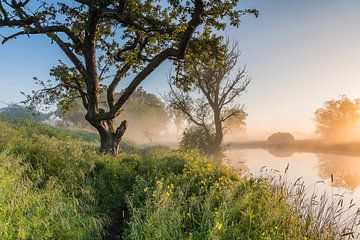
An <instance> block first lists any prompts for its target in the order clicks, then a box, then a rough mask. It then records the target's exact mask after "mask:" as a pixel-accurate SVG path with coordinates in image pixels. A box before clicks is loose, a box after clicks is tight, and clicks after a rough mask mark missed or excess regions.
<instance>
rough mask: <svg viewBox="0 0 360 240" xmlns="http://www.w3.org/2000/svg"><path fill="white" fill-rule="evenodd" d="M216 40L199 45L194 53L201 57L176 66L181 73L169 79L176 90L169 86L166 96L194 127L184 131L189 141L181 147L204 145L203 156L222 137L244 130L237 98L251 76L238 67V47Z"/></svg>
mask: <svg viewBox="0 0 360 240" xmlns="http://www.w3.org/2000/svg"><path fill="white" fill-rule="evenodd" d="M219 41H220V39H219V38H212V39H210V41H208V44H207V45H198V46H197V48H195V49H194V50H195V51H201V52H204V54H202V55H201V56H197V57H194V58H193V59H192V60H191V61H187V62H185V63H182V64H179V65H178V66H177V67H178V68H180V70H178V71H177V72H176V75H175V76H173V78H172V79H171V81H173V82H174V85H175V87H174V86H172V84H170V89H171V90H170V92H169V93H168V94H167V95H166V96H165V100H166V102H167V103H168V105H169V107H170V108H171V109H173V110H174V111H176V112H179V113H181V114H182V115H183V116H184V117H185V118H186V119H187V120H188V121H189V122H190V124H191V125H193V126H190V128H189V129H188V130H186V131H185V132H184V140H186V139H188V140H189V141H183V144H184V143H189V144H191V142H193V143H194V144H196V145H194V146H195V147H197V146H199V141H200V142H202V146H206V147H202V148H203V149H202V150H204V151H205V152H206V153H212V152H214V151H215V152H216V151H217V150H218V148H219V146H220V144H221V143H222V141H223V137H224V134H226V133H228V132H229V131H231V130H240V129H242V128H244V127H245V119H246V116H247V114H246V113H245V111H244V106H243V105H242V104H240V102H239V101H238V98H239V97H240V95H241V94H242V93H243V92H245V90H246V88H247V86H248V85H249V83H250V77H249V76H248V75H247V74H246V71H245V68H239V67H238V66H237V62H238V58H239V55H240V53H239V51H238V49H237V44H236V43H235V44H231V43H230V42H229V41H226V42H225V43H223V42H219ZM181 79H188V81H182V80H181ZM184 82H190V83H193V84H191V85H187V84H183V83H184ZM189 88H190V89H191V91H188V89H189ZM202 135H204V136H202ZM194 137H195V138H196V140H195V138H194ZM201 139H206V141H202V140H201Z"/></svg>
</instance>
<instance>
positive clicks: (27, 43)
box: [0, 0, 360, 139]
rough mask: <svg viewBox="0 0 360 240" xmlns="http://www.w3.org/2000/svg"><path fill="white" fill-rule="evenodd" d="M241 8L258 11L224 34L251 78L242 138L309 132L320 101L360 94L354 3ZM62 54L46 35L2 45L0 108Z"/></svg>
mask: <svg viewBox="0 0 360 240" xmlns="http://www.w3.org/2000/svg"><path fill="white" fill-rule="evenodd" d="M239 6H240V7H241V8H256V9H258V10H259V11H260V16H259V17H258V18H255V17H253V16H245V17H243V19H242V23H241V25H240V27H239V28H228V29H227V30H226V31H225V32H224V33H223V34H224V35H225V36H226V37H228V38H230V39H235V40H237V41H238V42H239V48H240V50H241V52H242V54H241V58H240V63H241V64H243V65H246V68H247V72H248V74H249V75H250V76H251V78H252V82H251V83H250V85H249V87H248V91H247V92H246V93H245V94H243V95H242V96H241V97H240V98H239V99H238V101H239V102H240V103H242V104H245V106H246V111H247V113H248V118H247V135H248V138H253V139H256V138H263V137H265V136H267V135H268V134H270V133H271V132H277V131H288V132H292V133H294V135H295V136H296V137H298V138H304V137H309V136H310V135H311V134H312V133H313V132H314V122H313V113H314V111H315V109H316V108H319V107H321V106H322V104H323V102H324V101H326V100H330V99H334V98H339V97H340V95H342V94H346V95H347V96H348V97H350V98H360V28H359V23H360V14H358V13H359V12H360V1H358V0H347V1H343V0H317V1H314V0H311V1H310V0H301V1H300V0H298V1H295V0H293V1H290V0H240V1H239ZM60 59H65V57H64V55H63V53H62V52H61V51H60V50H59V49H58V48H57V46H56V45H53V44H50V42H49V40H48V39H46V38H45V37H40V36H33V37H31V39H29V38H28V37H22V38H18V39H16V40H13V41H10V42H8V43H6V44H5V45H0V83H1V84H0V106H1V105H4V104H5V103H13V102H18V101H21V100H23V96H22V95H21V94H20V91H24V92H26V93H30V92H31V90H32V89H35V88H36V86H35V85H34V83H33V80H32V77H34V76H36V77H39V78H40V79H48V78H49V76H48V73H49V69H50V68H51V67H52V66H54V65H55V64H56V63H57V61H58V60H60ZM170 69H171V65H170V64H169V63H168V62H167V63H164V64H163V65H162V66H161V67H160V68H159V69H157V70H156V71H155V72H154V73H153V74H152V75H151V76H150V77H149V78H147V79H146V80H145V81H144V82H143V84H142V86H143V87H144V88H145V90H147V91H150V92H153V93H156V94H160V93H163V92H165V91H166V90H167V87H168V86H167V81H166V76H167V74H168V73H169V71H170ZM124 83H126V82H124ZM122 87H123V86H122Z"/></svg>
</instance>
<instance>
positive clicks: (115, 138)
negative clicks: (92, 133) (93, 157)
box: [89, 120, 127, 156]
mask: <svg viewBox="0 0 360 240" xmlns="http://www.w3.org/2000/svg"><path fill="white" fill-rule="evenodd" d="M89 122H90V121H89ZM90 123H91V124H92V125H93V126H94V127H95V128H96V129H97V130H98V132H99V135H100V144H101V145H100V150H99V151H100V153H104V154H111V155H113V156H117V155H119V153H120V142H121V139H122V137H123V135H124V133H125V131H126V128H127V121H126V120H124V121H122V122H121V124H120V126H119V127H118V128H117V129H116V130H114V128H113V123H112V121H110V120H107V121H105V120H103V121H100V122H99V123H95V124H94V122H90Z"/></svg>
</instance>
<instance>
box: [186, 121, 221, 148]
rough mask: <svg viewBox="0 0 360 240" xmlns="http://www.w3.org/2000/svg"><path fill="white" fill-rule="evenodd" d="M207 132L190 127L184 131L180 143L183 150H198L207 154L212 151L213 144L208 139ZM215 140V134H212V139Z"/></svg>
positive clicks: (200, 128)
mask: <svg viewBox="0 0 360 240" xmlns="http://www.w3.org/2000/svg"><path fill="white" fill-rule="evenodd" d="M206 134H207V133H206V132H205V131H204V129H203V128H202V127H198V126H190V127H187V128H185V129H184V132H183V134H182V138H181V141H180V147H181V148H182V149H198V150H199V151H201V152H203V153H206V152H210V151H211V148H212V146H211V144H210V142H209V141H208V139H207V137H206ZM214 138H215V134H214V133H211V139H214Z"/></svg>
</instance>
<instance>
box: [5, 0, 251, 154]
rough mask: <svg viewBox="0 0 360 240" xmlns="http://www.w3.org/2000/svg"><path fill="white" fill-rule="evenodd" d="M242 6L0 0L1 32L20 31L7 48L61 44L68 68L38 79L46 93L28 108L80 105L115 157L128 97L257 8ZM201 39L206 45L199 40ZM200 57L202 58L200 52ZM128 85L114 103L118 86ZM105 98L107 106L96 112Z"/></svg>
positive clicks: (227, 2) (198, 1)
mask: <svg viewBox="0 0 360 240" xmlns="http://www.w3.org/2000/svg"><path fill="white" fill-rule="evenodd" d="M237 4H238V0H222V1H218V0H184V1H174V0H169V1H167V2H163V1H155V0H147V1H138V0H122V1H113V0H76V1H72V2H70V3H68V2H63V1H51V2H46V1H32V0H23V1H20V0H19V1H16V0H12V1H7V0H0V30H2V29H4V28H11V29H13V30H15V31H14V32H13V33H10V34H8V35H6V36H4V39H3V41H2V42H3V43H6V42H7V41H9V40H12V39H15V38H17V37H19V36H23V35H25V36H26V35H27V36H31V35H34V34H43V35H45V36H47V37H48V38H49V39H50V40H51V41H52V42H53V43H55V44H56V45H58V47H60V49H61V50H62V51H63V52H64V53H65V55H66V56H67V58H68V60H70V62H71V65H69V64H67V63H66V62H65V61H60V62H59V64H58V65H57V66H55V67H54V68H52V69H51V71H50V75H51V76H52V77H54V79H55V81H43V80H39V79H36V81H38V83H39V84H40V85H41V86H42V89H41V90H39V91H35V92H33V94H32V95H28V100H27V102H28V103H30V104H31V105H33V106H35V105H37V104H53V103H54V102H60V104H61V105H63V107H65V106H67V107H70V106H71V103H72V102H73V101H74V100H75V99H77V98H81V99H82V104H83V106H84V108H85V109H86V115H85V118H86V120H87V121H88V122H89V123H90V124H91V125H93V126H94V127H95V128H96V129H97V130H98V132H99V134H100V138H101V142H102V146H101V151H102V152H112V153H113V154H115V155H116V154H117V152H118V147H117V146H118V142H119V141H120V140H121V137H122V136H123V134H124V132H125V130H126V128H127V122H126V121H123V122H122V124H120V126H119V127H118V128H115V127H114V125H113V122H112V119H114V118H115V117H116V116H117V115H118V114H119V113H120V110H121V109H122V107H123V106H124V104H125V102H126V101H127V100H128V98H129V97H130V95H131V94H132V93H133V92H134V91H135V89H136V88H137V87H138V86H139V85H140V83H141V82H142V81H143V80H144V79H146V78H147V77H148V76H149V75H150V74H151V73H152V72H153V71H154V70H155V69H156V68H157V67H159V66H160V65H161V64H162V63H163V62H164V61H165V60H171V61H173V62H183V61H186V60H187V59H188V58H191V57H192V56H193V55H194V51H192V52H191V51H189V50H190V49H191V48H192V46H193V45H199V44H200V43H201V42H203V43H202V44H203V45H204V44H206V43H207V40H208V38H209V37H211V36H212V35H213V34H214V33H215V32H218V31H220V30H224V29H225V27H226V25H227V24H230V25H232V26H239V24H240V17H241V16H242V15H244V14H254V15H256V16H257V14H258V12H257V10H255V9H239V8H238V7H237ZM199 36H202V39H203V40H202V41H201V42H200V41H199V39H200V38H199ZM196 54H199V53H196ZM125 77H129V78H130V79H131V80H130V83H129V85H128V86H127V87H126V88H125V89H123V90H122V91H121V95H120V96H119V97H118V98H115V96H114V93H115V89H116V88H117V86H118V84H119V83H120V81H121V80H122V79H124V78H125ZM102 92H106V95H107V106H106V108H101V107H100V106H99V95H100V94H101V93H102Z"/></svg>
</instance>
